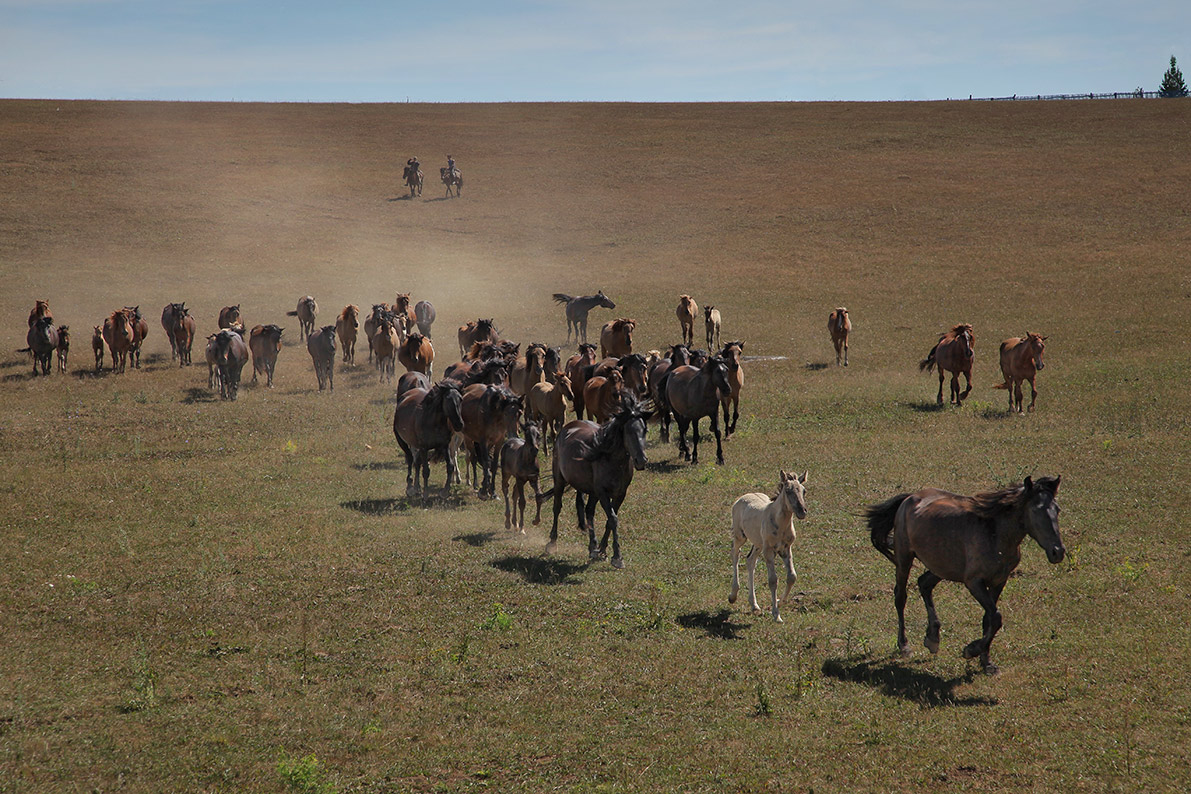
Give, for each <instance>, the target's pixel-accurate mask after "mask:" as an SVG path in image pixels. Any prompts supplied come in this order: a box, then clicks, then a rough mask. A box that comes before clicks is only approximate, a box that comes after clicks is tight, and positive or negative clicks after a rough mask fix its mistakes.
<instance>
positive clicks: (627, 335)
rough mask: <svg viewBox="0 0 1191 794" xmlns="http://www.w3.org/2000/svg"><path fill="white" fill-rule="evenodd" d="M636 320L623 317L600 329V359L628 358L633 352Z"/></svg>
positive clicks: (605, 324)
mask: <svg viewBox="0 0 1191 794" xmlns="http://www.w3.org/2000/svg"><path fill="white" fill-rule="evenodd" d="M636 327H637V321H636V320H630V319H629V318H627V317H621V318H619V319H616V320H610V321H609V322H606V323H604V327H603V328H601V329H600V358H607V357H608V356H615V357H617V358H620V357H621V356H627V355H628V354H629V353H632V352H633V329H634V328H636Z"/></svg>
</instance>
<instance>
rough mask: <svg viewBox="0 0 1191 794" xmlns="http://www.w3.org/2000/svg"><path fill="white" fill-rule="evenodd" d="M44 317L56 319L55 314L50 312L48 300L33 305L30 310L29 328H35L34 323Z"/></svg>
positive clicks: (35, 302) (38, 301)
mask: <svg viewBox="0 0 1191 794" xmlns="http://www.w3.org/2000/svg"><path fill="white" fill-rule="evenodd" d="M42 317H49V318H50V319H51V320H53V319H54V315H53V313H51V312H50V302H49V301H48V300H37V301H34V303H33V308H32V309H30V310H29V327H30V328H32V327H33V323H35V322H37V321H38V320H40V319H41V318H42Z"/></svg>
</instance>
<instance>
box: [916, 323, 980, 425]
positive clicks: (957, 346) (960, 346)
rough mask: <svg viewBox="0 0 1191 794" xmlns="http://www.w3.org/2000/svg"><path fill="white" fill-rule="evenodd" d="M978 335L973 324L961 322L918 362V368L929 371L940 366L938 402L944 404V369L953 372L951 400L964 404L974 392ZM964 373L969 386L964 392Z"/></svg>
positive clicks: (941, 337) (957, 403)
mask: <svg viewBox="0 0 1191 794" xmlns="http://www.w3.org/2000/svg"><path fill="white" fill-rule="evenodd" d="M975 347H976V336H975V335H974V334H973V333H972V326H971V325H969V324H968V323H961V324H959V325H957V326H955V327H953V328H952V329H951V330H950V331H948V332H947V333H945V334H943V335H942V336H940V337H939V341H938V343H937V344H936V345H935V346H934V347H933V348H931V351H930V353H929V354H927V356H926V358H924V359H923V360H922V361H921V362H919V364H918V369H919V370H920V371H921V370H926V371H927V372H929V371H930V370H931V368H933V367H935V366H937V367H938V368H939V396H938V404H939V405H942V404H943V378H944V374H943V372H944V370H947V371H949V372H951V402H953V403H955V404H956V405H957V406H958V405H963V401H964V398H965V397H967V396H968V395H969V394H970V393H971V392H972V360H973V359H974V358H975V356H976V353H975ZM961 373H962V374H963V376H964V378H966V379H967V382H968V383H967V385H968V387H967V388H966V389H965V390H964V392H963V394H960V391H959V376H960V374H961Z"/></svg>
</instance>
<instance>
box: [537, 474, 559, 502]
mask: <svg viewBox="0 0 1191 794" xmlns="http://www.w3.org/2000/svg"><path fill="white" fill-rule="evenodd" d="M566 490H567V481H566V480H557V481H555V483H554V485H553V486H552V487H551V488H550V490H549V491H542V492H541V493H539V494H538V495H537V497H536V498H537V500H538V504H539V505H540V504H542V502H544V501H546V500H547V499H553V498H554V494H555V492H557V493H558V495H559V496H562V494H564V493H565V492H566Z"/></svg>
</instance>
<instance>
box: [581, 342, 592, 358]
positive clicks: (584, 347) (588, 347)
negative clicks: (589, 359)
mask: <svg viewBox="0 0 1191 794" xmlns="http://www.w3.org/2000/svg"><path fill="white" fill-rule="evenodd" d="M595 352H596V346H595V345H593V344H592V343H591V342H584V343H583V344H581V345H579V355H580V356H582V355H584V354H585V353H591V355H592V356H594V355H595Z"/></svg>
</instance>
